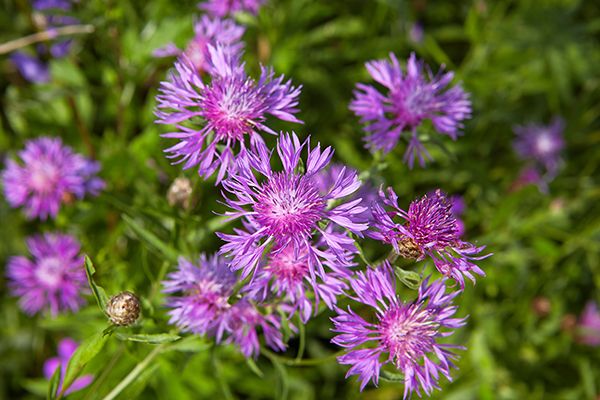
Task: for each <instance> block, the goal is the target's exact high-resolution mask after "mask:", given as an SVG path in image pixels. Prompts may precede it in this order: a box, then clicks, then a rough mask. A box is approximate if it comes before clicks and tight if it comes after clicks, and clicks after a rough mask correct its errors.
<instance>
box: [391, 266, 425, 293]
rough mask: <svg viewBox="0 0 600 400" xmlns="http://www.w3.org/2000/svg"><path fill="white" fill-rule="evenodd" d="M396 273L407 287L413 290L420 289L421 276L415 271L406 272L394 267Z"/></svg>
mask: <svg viewBox="0 0 600 400" xmlns="http://www.w3.org/2000/svg"><path fill="white" fill-rule="evenodd" d="M394 273H395V274H396V277H398V279H399V280H400V282H402V283H403V284H404V285H406V287H408V288H409V289H412V290H417V289H419V286H420V285H421V276H420V275H419V274H417V273H416V272H413V271H405V270H403V269H402V268H400V267H394Z"/></svg>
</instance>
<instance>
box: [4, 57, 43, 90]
mask: <svg viewBox="0 0 600 400" xmlns="http://www.w3.org/2000/svg"><path fill="white" fill-rule="evenodd" d="M10 61H11V62H12V63H13V65H14V66H15V67H16V68H17V69H18V70H19V73H20V74H21V76H22V77H23V79H25V80H26V81H28V82H32V83H48V82H50V70H49V68H48V65H47V64H44V63H43V62H42V61H41V60H40V59H39V58H37V57H35V56H31V55H29V54H26V53H23V52H22V51H13V52H12V53H10Z"/></svg>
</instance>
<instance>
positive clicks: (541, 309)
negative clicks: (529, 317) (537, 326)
mask: <svg viewBox="0 0 600 400" xmlns="http://www.w3.org/2000/svg"><path fill="white" fill-rule="evenodd" d="M531 309H532V310H533V312H534V313H535V315H537V316H538V317H540V318H543V317H546V316H547V315H548V314H550V311H551V310H552V304H551V303H550V300H548V299H547V298H545V297H536V298H534V299H533V301H532V302H531Z"/></svg>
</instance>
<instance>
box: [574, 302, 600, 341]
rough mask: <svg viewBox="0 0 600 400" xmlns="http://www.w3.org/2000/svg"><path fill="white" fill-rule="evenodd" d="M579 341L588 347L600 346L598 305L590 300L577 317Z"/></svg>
mask: <svg viewBox="0 0 600 400" xmlns="http://www.w3.org/2000/svg"><path fill="white" fill-rule="evenodd" d="M579 332H580V335H579V339H581V341H582V342H583V343H585V344H587V345H588V346H594V347H595V346H600V312H598V303H596V302H595V301H594V300H590V301H588V302H587V303H586V305H585V309H584V310H583V312H582V313H581V316H580V317H579Z"/></svg>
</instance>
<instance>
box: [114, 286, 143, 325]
mask: <svg viewBox="0 0 600 400" xmlns="http://www.w3.org/2000/svg"><path fill="white" fill-rule="evenodd" d="M106 315H108V317H109V319H110V322H111V323H112V324H115V325H123V326H129V325H131V324H133V323H134V322H135V321H136V320H137V319H138V317H139V316H140V299H138V297H137V296H136V295H135V294H133V293H130V292H121V293H119V294H116V295H114V296H113V297H111V298H110V300H109V301H108V304H107V305H106Z"/></svg>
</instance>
